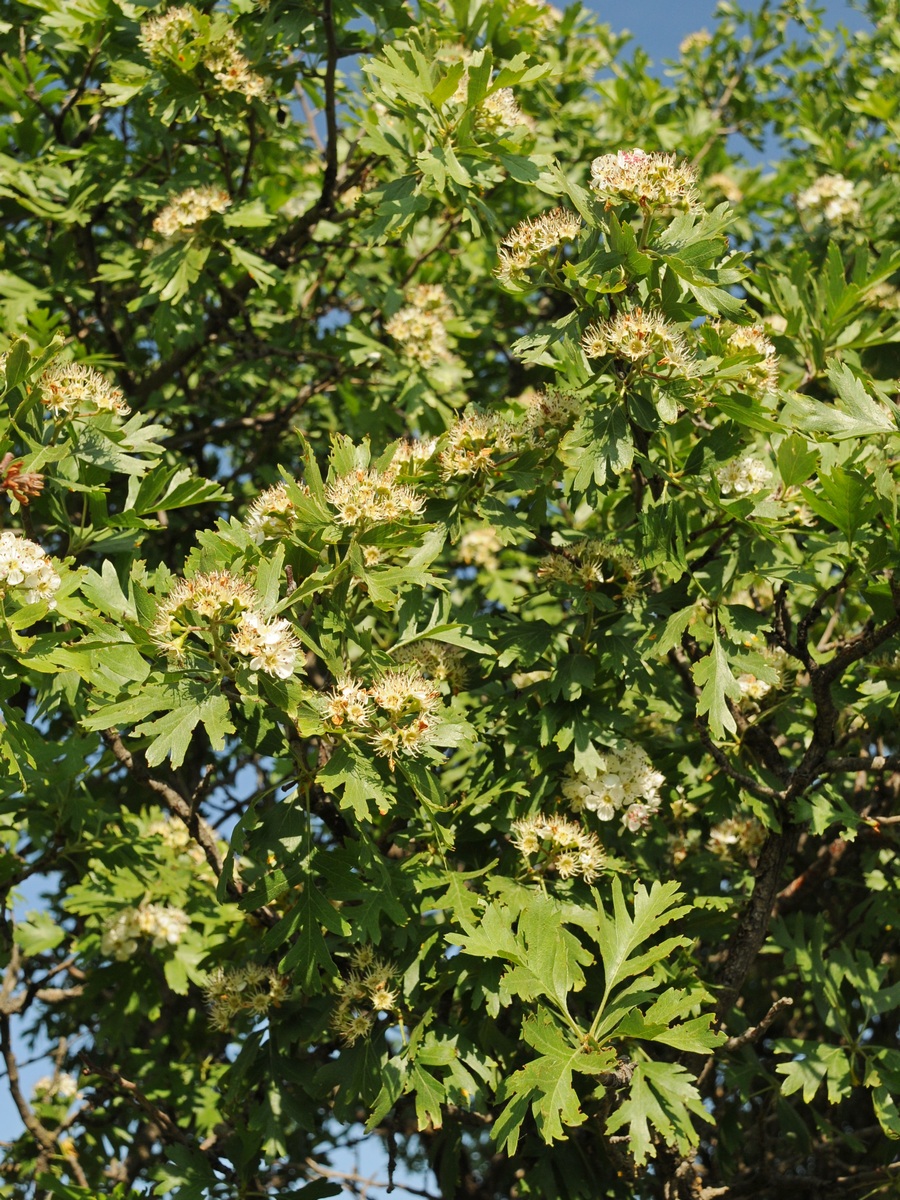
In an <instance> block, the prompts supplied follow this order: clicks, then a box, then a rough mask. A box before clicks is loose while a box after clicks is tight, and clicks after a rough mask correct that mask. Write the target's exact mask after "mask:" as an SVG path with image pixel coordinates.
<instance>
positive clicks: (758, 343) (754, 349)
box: [718, 325, 778, 395]
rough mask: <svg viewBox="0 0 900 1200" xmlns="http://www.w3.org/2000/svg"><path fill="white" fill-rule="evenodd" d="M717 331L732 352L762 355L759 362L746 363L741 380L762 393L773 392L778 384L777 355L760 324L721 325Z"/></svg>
mask: <svg viewBox="0 0 900 1200" xmlns="http://www.w3.org/2000/svg"><path fill="white" fill-rule="evenodd" d="M718 332H719V333H720V334H721V335H722V336H723V337H724V338H725V344H726V348H727V350H728V351H730V352H731V353H732V354H735V353H736V354H740V353H742V352H743V353H747V352H748V351H749V353H751V354H760V355H762V359H761V361H760V362H754V363H747V365H746V366H745V368H744V372H743V377H742V380H741V382H742V383H743V384H744V385H745V386H747V387H749V388H751V389H752V390H754V391H757V392H760V393H761V394H763V395H768V394H769V393H771V392H774V391H775V388H776V387H777V386H778V355H777V354H776V353H775V347H774V346H773V345H772V343H771V342H770V341H769V339H768V338H767V337H766V332H765V330H764V329H763V327H762V325H721V326H719V327H718Z"/></svg>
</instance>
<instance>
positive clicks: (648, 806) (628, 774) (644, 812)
mask: <svg viewBox="0 0 900 1200" xmlns="http://www.w3.org/2000/svg"><path fill="white" fill-rule="evenodd" d="M603 760H604V765H603V767H601V768H600V770H598V771H597V774H596V775H595V776H593V777H591V776H589V775H587V774H586V773H585V772H584V771H576V770H575V769H574V768H572V767H570V768H569V770H568V773H567V775H566V778H565V779H564V780H563V785H562V791H563V795H564V796H565V797H566V799H567V800H569V802H570V803H571V805H572V808H573V809H574V810H575V811H576V812H581V811H583V810H584V809H587V811H588V812H592V813H596V815H597V816H598V817H599V818H600V820H601V821H611V820H612V819H613V817H614V816H615V815H616V813H621V814H622V823H623V824H624V825H625V826H626V827H627V828H628V829H629V830H631V832H632V833H635V832H637V830H638V829H641V828H643V826H645V825H646V824H647V823H648V822H649V820H650V818H651V817H652V816H653V814H654V813H655V812H657V810H658V809H659V806H660V803H661V800H660V795H659V789H660V787H661V786H662V785H663V784H664V783H665V776H664V775H662V774H660V772H659V771H657V770H655V769H654V767H653V764H652V763H651V761H650V759H649V758H648V757H647V754H646V753H645V751H644V750H642V749H641V747H640V746H636V745H634V743H632V742H629V743H627V745H626V748H625V749H624V750H623V751H621V753H616V752H614V751H612V750H608V751H607V752H606V753H605V754H604V755H603Z"/></svg>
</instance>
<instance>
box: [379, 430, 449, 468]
mask: <svg viewBox="0 0 900 1200" xmlns="http://www.w3.org/2000/svg"><path fill="white" fill-rule="evenodd" d="M437 448H438V439H437V438H434V437H430V438H401V439H400V441H399V442H396V443H395V446H394V457H393V459H392V460H391V466H392V467H396V468H397V469H398V470H400V471H402V470H403V469H404V468H407V469H409V470H410V471H412V472H416V471H417V470H418V469H419V468H420V467H423V466H425V464H426V463H427V462H429V461H430V460H431V459H432V458H434V456H435V453H436V452H437Z"/></svg>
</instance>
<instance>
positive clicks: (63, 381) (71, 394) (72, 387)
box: [38, 362, 131, 417]
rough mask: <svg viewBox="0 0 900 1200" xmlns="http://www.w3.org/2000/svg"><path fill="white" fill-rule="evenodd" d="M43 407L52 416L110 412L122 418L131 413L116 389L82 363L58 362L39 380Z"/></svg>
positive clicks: (120, 393) (104, 377) (91, 368)
mask: <svg viewBox="0 0 900 1200" xmlns="http://www.w3.org/2000/svg"><path fill="white" fill-rule="evenodd" d="M38 386H39V388H40V389H41V396H42V398H43V402H44V405H45V407H46V408H48V409H49V410H50V412H52V413H53V415H54V416H55V417H70V416H75V415H82V416H83V415H90V414H92V413H98V412H111V413H114V414H115V415H116V416H118V417H125V416H127V415H128V413H129V412H130V411H131V409H130V408H129V407H128V405H127V404H126V403H125V397H124V396H123V395H122V392H121V391H120V390H119V388H117V387H114V386H113V385H112V384H111V383H110V382H109V380H108V379H107V378H106V376H105V375H101V373H100V372H99V371H96V370H94V368H93V367H88V366H85V364H84V363H74V362H58V363H54V364H53V366H51V367H48V369H47V370H46V371H45V372H44V374H43V375H42V376H41V378H40V380H39V381H38Z"/></svg>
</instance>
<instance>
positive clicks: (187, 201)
mask: <svg viewBox="0 0 900 1200" xmlns="http://www.w3.org/2000/svg"><path fill="white" fill-rule="evenodd" d="M230 204H231V197H230V196H229V195H228V193H227V192H223V191H222V189H221V188H217V187H202V188H194V187H189V188H186V189H185V190H184V191H183V192H181V193H180V194H179V195H178V196H176V197H175V199H174V200H171V201H170V202H169V203H168V204H167V205H166V207H165V208H164V209H162V210H161V212H160V213H159V214H158V215H157V217H156V219H155V220H154V222H153V232H154V233H160V234H162V236H163V237H167V238H170V237H174V236H175V234H176V233H180V232H181V230H182V229H190V228H192V227H193V226H194V225H199V224H201V222H203V221H205V220H206V219H207V218H208V217H211V216H212V214H213V213H221V212H224V211H225V209H226V208H228V206H229V205H230Z"/></svg>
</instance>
